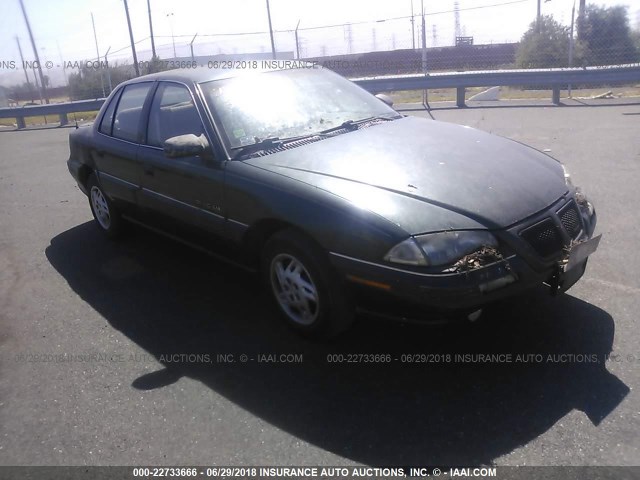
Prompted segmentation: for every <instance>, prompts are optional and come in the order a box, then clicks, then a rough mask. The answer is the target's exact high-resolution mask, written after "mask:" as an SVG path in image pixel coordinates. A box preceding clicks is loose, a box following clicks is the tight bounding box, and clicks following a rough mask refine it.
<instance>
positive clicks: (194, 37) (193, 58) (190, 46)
mask: <svg viewBox="0 0 640 480" xmlns="http://www.w3.org/2000/svg"><path fill="white" fill-rule="evenodd" d="M197 36H198V34H197V33H196V34H195V35H194V36H193V38H192V39H191V43H190V44H189V48H190V49H191V61H192V62H195V61H196V58H195V57H194V56H193V42H195V41H196V37H197Z"/></svg>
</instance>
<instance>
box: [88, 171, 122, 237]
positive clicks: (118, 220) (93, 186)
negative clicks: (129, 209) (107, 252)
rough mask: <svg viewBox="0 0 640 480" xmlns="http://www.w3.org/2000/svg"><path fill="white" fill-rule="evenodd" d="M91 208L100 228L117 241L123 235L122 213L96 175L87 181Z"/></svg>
mask: <svg viewBox="0 0 640 480" xmlns="http://www.w3.org/2000/svg"><path fill="white" fill-rule="evenodd" d="M87 192H88V196H89V206H90V207H91V213H93V218H94V220H95V221H96V225H98V228H99V229H100V230H101V231H102V232H103V233H104V234H105V235H106V236H107V237H109V238H111V239H116V238H118V237H120V236H121V235H122V231H123V223H124V221H123V220H122V217H121V215H120V212H119V211H118V209H117V208H116V207H115V205H114V204H113V202H112V201H111V200H110V199H109V197H108V196H107V194H106V193H104V190H102V187H101V186H100V184H99V183H98V179H97V178H96V176H95V174H93V173H92V174H91V175H89V178H88V179H87Z"/></svg>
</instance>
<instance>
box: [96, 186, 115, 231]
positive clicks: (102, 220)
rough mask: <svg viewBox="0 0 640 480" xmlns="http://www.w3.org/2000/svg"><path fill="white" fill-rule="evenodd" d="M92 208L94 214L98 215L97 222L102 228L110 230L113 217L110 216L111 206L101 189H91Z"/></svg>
mask: <svg viewBox="0 0 640 480" xmlns="http://www.w3.org/2000/svg"><path fill="white" fill-rule="evenodd" d="M91 206H92V207H93V213H95V215H96V220H98V223H99V224H100V226H101V227H102V228H104V229H105V230H108V229H109V226H110V225H111V215H110V214H109V205H108V204H107V199H106V198H104V195H103V194H102V192H101V191H100V189H99V188H98V187H96V186H93V187H91Z"/></svg>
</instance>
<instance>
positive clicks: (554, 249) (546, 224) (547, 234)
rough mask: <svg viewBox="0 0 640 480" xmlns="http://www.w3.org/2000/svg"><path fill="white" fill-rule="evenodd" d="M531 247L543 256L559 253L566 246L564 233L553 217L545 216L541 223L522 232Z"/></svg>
mask: <svg viewBox="0 0 640 480" xmlns="http://www.w3.org/2000/svg"><path fill="white" fill-rule="evenodd" d="M520 236H521V237H522V238H523V239H525V240H526V241H527V242H528V243H529V245H531V247H532V248H533V249H534V250H535V251H536V252H538V254H540V255H541V256H543V257H549V256H551V255H553V254H555V253H558V252H560V251H561V250H562V248H563V247H564V244H563V241H562V235H561V234H560V230H559V229H558V227H557V226H556V224H555V223H554V222H553V220H551V218H545V219H544V220H542V221H541V222H539V223H536V224H535V225H532V226H530V227H529V228H526V229H524V230H523V231H522V232H520Z"/></svg>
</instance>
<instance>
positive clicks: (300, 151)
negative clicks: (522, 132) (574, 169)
mask: <svg viewBox="0 0 640 480" xmlns="http://www.w3.org/2000/svg"><path fill="white" fill-rule="evenodd" d="M246 162H247V163H249V164H252V165H254V166H258V167H261V168H265V169H268V170H271V171H273V172H275V173H279V174H282V175H285V176H288V177H292V178H295V179H297V180H300V181H302V182H305V183H308V184H310V185H312V186H314V187H317V188H322V189H325V190H328V191H329V192H331V193H334V194H336V195H339V196H341V197H344V198H346V199H347V200H349V201H351V202H352V203H355V204H357V205H358V206H360V207H362V208H365V209H367V210H371V211H373V212H374V213H377V214H379V215H382V216H384V217H385V218H387V219H388V220H390V221H392V222H393V223H396V224H398V225H401V226H403V227H405V228H407V230H408V231H410V232H411V233H422V232H426V231H433V230H443V229H447V228H478V227H487V228H501V227H505V226H508V225H511V224H513V223H516V222H517V221H519V220H522V219H524V218H526V217H528V216H530V215H532V214H534V213H536V212H539V211H540V210H542V209H544V208H546V207H548V206H549V205H550V204H552V203H553V202H554V201H556V200H557V199H558V198H560V197H561V196H562V195H563V194H565V193H566V191H567V187H566V185H565V182H564V174H563V170H562V166H561V165H560V163H559V162H557V161H556V160H554V159H553V158H551V157H549V156H548V155H545V154H544V153H541V152H538V151H537V150H534V149H533V148H530V147H527V146H525V145H522V144H520V143H517V142H515V141H512V140H508V139H506V138H503V137H499V136H495V135H491V134H488V133H485V132H483V131H480V130H476V129H473V128H470V127H464V126H460V125H456V124H451V123H445V122H438V121H432V120H427V119H423V118H418V117H405V118H402V119H398V120H394V121H390V122H385V123H382V124H379V125H375V126H372V127H369V128H366V129H362V130H358V131H354V132H351V133H345V134H342V135H339V136H336V137H333V138H329V139H326V140H322V141H319V142H315V143H312V144H308V145H305V146H301V147H296V148H292V149H290V150H285V151H281V152H277V153H273V154H270V155H266V156H263V157H257V158H252V159H249V160H247V161H246Z"/></svg>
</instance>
